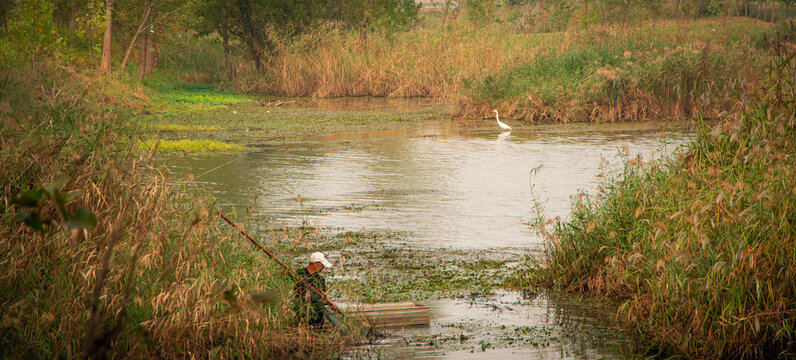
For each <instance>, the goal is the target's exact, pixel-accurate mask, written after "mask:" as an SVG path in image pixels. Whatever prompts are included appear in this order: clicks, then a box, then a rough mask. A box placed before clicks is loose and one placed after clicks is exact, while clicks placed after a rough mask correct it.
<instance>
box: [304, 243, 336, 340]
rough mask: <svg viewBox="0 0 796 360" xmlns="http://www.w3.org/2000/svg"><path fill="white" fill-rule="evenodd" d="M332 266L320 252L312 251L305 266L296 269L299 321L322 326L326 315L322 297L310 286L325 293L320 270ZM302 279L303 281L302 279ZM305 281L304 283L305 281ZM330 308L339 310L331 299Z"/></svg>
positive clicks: (324, 284)
mask: <svg viewBox="0 0 796 360" xmlns="http://www.w3.org/2000/svg"><path fill="white" fill-rule="evenodd" d="M327 267H332V263H330V262H329V260H326V256H325V255H324V254H323V253H322V252H314V253H312V255H310V263H309V265H307V267H306V268H303V269H299V270H296V274H297V275H298V276H299V279H296V289H295V290H296V300H297V301H296V304H295V307H296V313H297V314H298V317H299V319H300V320H301V321H305V322H307V324H309V325H311V326H312V327H313V328H320V327H321V326H323V322H324V318H325V317H326V308H325V307H324V302H323V297H322V296H321V295H320V294H318V293H317V292H315V291H313V290H312V288H310V287H309V286H307V284H309V285H310V286H312V287H313V288H315V289H316V290H318V291H320V292H321V293H323V294H324V296H325V295H326V280H325V279H324V278H323V276H321V274H320V272H321V270H323V268H327ZM302 280H303V281H302ZM305 282H306V283H305ZM328 304H329V307H331V308H332V310H336V311H339V310H338V309H337V306H336V305H335V304H334V303H332V302H331V301H329V302H328Z"/></svg>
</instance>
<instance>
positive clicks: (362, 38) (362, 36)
mask: <svg viewBox="0 0 796 360" xmlns="http://www.w3.org/2000/svg"><path fill="white" fill-rule="evenodd" d="M368 23H370V16H368V14H367V13H365V14H364V16H363V17H362V20H361V21H360V22H359V49H360V50H364V49H365V43H366V42H367V41H368Z"/></svg>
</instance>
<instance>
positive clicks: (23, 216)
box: [17, 210, 44, 233]
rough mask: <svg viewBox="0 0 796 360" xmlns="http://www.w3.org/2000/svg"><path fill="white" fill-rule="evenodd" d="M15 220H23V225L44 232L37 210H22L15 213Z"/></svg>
mask: <svg viewBox="0 0 796 360" xmlns="http://www.w3.org/2000/svg"><path fill="white" fill-rule="evenodd" d="M17 221H20V222H24V223H25V225H27V226H29V227H30V228H32V229H33V230H36V231H38V232H40V233H44V224H42V222H41V218H39V212H38V211H35V210H33V211H22V212H20V213H18V214H17Z"/></svg>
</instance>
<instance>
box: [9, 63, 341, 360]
mask: <svg viewBox="0 0 796 360" xmlns="http://www.w3.org/2000/svg"><path fill="white" fill-rule="evenodd" d="M0 99H2V102H3V104H4V107H3V113H2V116H3V125H2V128H0V135H2V136H1V137H0V139H2V140H1V141H2V142H1V143H0V147H1V148H2V151H0V162H2V164H3V167H2V170H0V172H1V173H0V193H2V199H3V202H2V208H1V210H0V213H1V214H2V216H0V254H2V255H0V270H1V271H0V273H2V274H1V275H0V282H2V284H3V286H2V288H1V289H0V304H2V308H3V309H4V310H3V312H2V315H0V357H13V358H51V357H64V358H73V357H78V356H90V357H103V356H108V357H165V358H185V357H190V356H197V357H213V356H222V357H241V356H250V355H251V354H258V355H259V356H263V357H273V358H283V357H288V358H291V357H299V358H304V357H312V356H317V355H318V354H321V353H322V354H323V356H330V354H334V353H335V352H336V351H337V350H339V349H340V347H341V346H342V344H343V342H344V340H345V339H343V338H342V337H341V335H339V334H338V333H330V334H322V335H321V334H317V333H313V332H312V331H310V330H309V329H307V328H305V327H303V326H296V325H295V324H292V312H290V311H288V310H287V309H289V306H288V303H289V299H290V298H291V295H290V294H291V284H290V282H289V281H288V280H287V279H286V278H285V277H284V276H283V275H281V274H282V273H281V272H279V271H277V270H276V269H274V268H273V267H272V265H273V264H272V263H268V262H263V259H262V257H260V256H259V255H258V254H255V253H252V252H251V251H250V249H249V247H248V246H246V245H244V244H242V243H241V242H238V241H233V240H237V237H233V234H232V233H231V232H230V230H229V229H228V228H219V226H218V223H217V222H216V220H215V219H216V218H215V216H214V215H213V213H212V209H213V206H214V204H213V201H212V200H210V197H209V196H208V195H207V194H206V193H204V192H203V191H201V190H199V189H197V188H195V187H193V186H192V185H189V184H187V183H183V182H180V181H177V182H174V181H173V180H169V179H167V178H165V177H163V176H161V175H159V173H158V172H153V171H150V170H148V169H147V165H148V164H149V160H148V159H149V154H147V153H145V152H142V151H140V150H139V147H138V144H139V142H138V134H139V131H140V128H139V124H138V123H137V121H136V117H135V115H136V114H138V113H140V112H141V111H143V110H144V109H146V108H147V107H148V106H150V104H149V103H148V102H147V101H148V100H144V99H143V97H142V96H141V95H140V94H138V92H137V91H135V90H134V89H132V88H129V87H128V85H126V84H125V83H124V82H120V81H117V80H108V79H105V78H102V77H95V75H94V74H92V73H91V72H80V71H76V70H72V69H71V68H68V67H64V66H61V65H59V64H54V63H50V62H48V61H36V62H34V63H27V64H17V66H15V67H14V68H11V69H9V68H3V69H2V72H1V73H0ZM5 104H8V105H9V106H5ZM58 180H64V182H63V183H60V184H58V185H55V186H45V187H44V188H45V189H49V190H47V191H49V192H53V191H54V194H62V195H58V196H54V197H51V198H50V197H47V196H45V197H44V198H42V199H41V200H39V201H38V204H36V206H34V207H32V208H31V207H23V206H20V205H17V204H15V200H14V199H16V198H17V197H18V196H20V194H21V193H23V192H24V191H26V190H31V189H34V190H35V189H37V188H39V186H41V185H43V184H44V185H46V184H53V183H56V182H57V181H58ZM72 191H76V193H71V194H67V193H68V192H72ZM49 199H52V200H53V201H50V200H49ZM58 204H61V205H62V206H63V207H62V208H60V210H59V206H58ZM29 205H32V204H29ZM78 208H83V209H86V210H87V211H88V212H90V213H92V214H94V215H95V216H96V225H95V226H88V228H86V229H85V230H84V229H80V228H75V226H74V223H75V221H77V220H79V219H78V216H76V215H75V214H78V213H80V211H78V210H77V209H78ZM23 211H37V212H38V214H39V215H40V218H41V219H42V220H43V222H44V224H43V226H42V227H43V229H42V232H38V231H35V230H34V229H33V228H32V227H30V226H26V225H25V224H23V223H21V222H20V221H18V220H17V219H18V218H19V216H20V215H22V214H23ZM83 218H84V219H85V218H86V217H85V216H83ZM84 223H87V222H85V221H84ZM31 224H33V223H31ZM33 225H35V224H33ZM261 289H273V290H275V291H276V292H277V293H278V294H279V295H280V296H279V299H280V300H277V301H275V302H273V303H271V304H257V303H253V302H251V301H249V300H248V296H247V294H248V293H250V292H252V291H255V290H261Z"/></svg>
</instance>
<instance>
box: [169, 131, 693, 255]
mask: <svg viewBox="0 0 796 360" xmlns="http://www.w3.org/2000/svg"><path fill="white" fill-rule="evenodd" d="M688 136H689V135H684V134H683V133H682V132H670V131H660V130H654V131H650V130H634V129H629V130H628V129H627V128H623V127H622V126H603V127H589V126H575V127H573V126H569V127H565V126H558V127H546V128H538V129H533V130H527V129H515V130H514V131H512V132H504V133H498V132H497V131H495V130H487V131H485V130H469V129H461V128H457V127H454V126H449V125H446V124H445V123H442V124H441V125H440V127H439V128H437V129H432V130H419V131H412V130H398V131H395V130H391V131H370V132H362V133H350V134H343V135H335V136H327V137H323V138H310V139H306V140H304V141H298V142H293V143H290V144H283V145H267V146H264V147H262V148H259V149H258V150H257V151H254V152H248V153H245V154H238V155H189V156H183V155H175V156H173V157H167V158H165V159H164V161H166V163H168V164H169V167H170V169H171V170H172V171H173V172H175V173H177V174H181V173H186V172H191V173H195V174H196V175H197V181H199V182H203V183H205V184H206V185H207V186H209V187H212V189H213V191H214V193H215V195H216V197H217V198H218V199H219V203H220V204H221V205H222V206H231V205H234V206H236V207H238V208H241V207H245V206H250V205H253V206H254V212H255V214H257V215H258V216H260V217H262V218H263V220H265V221H268V222H270V223H271V224H272V226H281V225H282V224H285V225H298V224H300V223H302V222H303V221H309V222H310V223H313V224H319V225H322V226H324V227H327V228H340V229H347V230H360V229H362V228H388V229H391V230H396V231H408V232H410V233H411V234H412V236H411V238H410V239H409V241H411V242H414V243H415V244H417V245H418V246H432V247H436V246H444V247H455V248H493V247H534V246H538V245H539V244H540V241H539V239H537V238H535V236H534V234H532V233H531V232H530V231H529V230H528V228H527V226H526V225H524V223H525V222H527V221H528V217H529V216H530V213H531V203H532V197H531V196H532V194H531V186H532V184H533V186H534V187H533V191H534V193H535V194H536V195H537V196H538V197H539V198H540V199H542V200H543V201H544V202H545V207H546V210H547V211H548V213H549V214H550V215H552V216H566V215H567V214H568V212H569V206H570V196H572V195H574V194H575V193H576V192H577V191H578V190H579V189H587V190H591V189H593V187H594V185H595V184H596V182H595V176H596V175H598V174H599V173H600V169H599V168H600V166H601V160H602V159H609V160H611V161H614V162H616V161H617V160H616V155H617V154H618V153H619V151H620V149H621V148H623V147H624V146H627V149H628V150H629V151H630V153H632V154H635V153H641V154H643V155H644V157H645V158H647V159H649V158H650V157H657V156H660V154H661V151H660V150H661V149H663V151H664V152H665V151H671V150H672V149H673V148H674V146H676V145H677V144H679V143H681V142H683V141H684V140H685V139H686V138H687V137H688ZM666 143H668V144H669V145H667V146H665V147H663V144H666ZM537 167H539V171H538V173H536V175H534V176H533V177H531V169H534V168H537ZM297 195H301V196H302V198H303V204H299V203H298V202H297V201H296V196H297Z"/></svg>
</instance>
